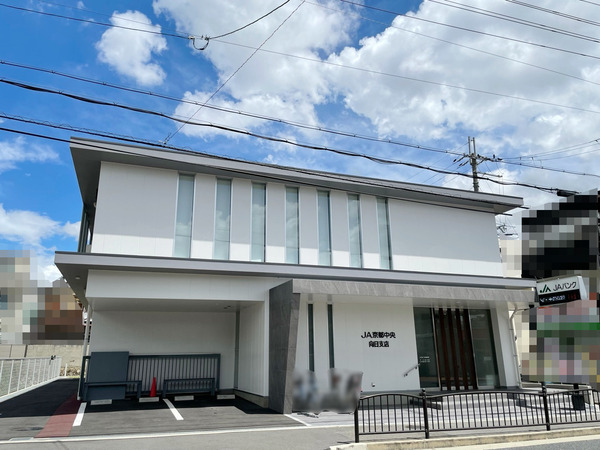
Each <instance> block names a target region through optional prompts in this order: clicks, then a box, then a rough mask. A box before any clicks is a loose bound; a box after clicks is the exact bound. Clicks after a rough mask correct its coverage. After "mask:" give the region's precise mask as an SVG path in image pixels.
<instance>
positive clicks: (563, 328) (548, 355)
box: [520, 190, 600, 387]
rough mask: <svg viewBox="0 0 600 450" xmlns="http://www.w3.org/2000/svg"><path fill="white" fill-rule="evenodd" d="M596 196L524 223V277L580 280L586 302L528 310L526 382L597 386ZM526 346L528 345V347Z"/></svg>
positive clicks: (556, 206)
mask: <svg viewBox="0 0 600 450" xmlns="http://www.w3.org/2000/svg"><path fill="white" fill-rule="evenodd" d="M598 207H599V202H598V191H597V190H594V191H591V192H588V193H585V194H578V195H573V196H570V197H568V198H566V199H564V200H563V201H561V202H557V203H552V204H550V205H547V207H546V208H545V209H540V210H536V211H530V212H529V214H528V215H527V216H526V217H523V221H522V233H523V241H522V244H523V258H522V276H523V277H524V278H537V279H541V278H551V277H559V276H568V275H581V276H582V277H583V280H584V283H585V284H586V287H587V290H588V293H589V300H577V301H574V302H571V303H564V304H561V305H554V306H547V307H539V308H532V309H531V310H529V311H528V312H526V314H525V317H524V322H525V323H527V322H529V327H528V328H529V336H528V337H529V339H528V340H527V339H525V340H524V341H525V342H526V343H527V347H526V348H521V349H520V350H521V351H522V353H521V354H522V375H523V380H525V381H545V382H550V383H558V382H562V383H581V384H589V385H591V386H594V387H598V385H599V383H600V314H599V310H598V304H597V298H598V294H597V292H598V275H599V270H598V267H599V266H598V242H599V228H598V214H599V209H598ZM527 341H528V342H527Z"/></svg>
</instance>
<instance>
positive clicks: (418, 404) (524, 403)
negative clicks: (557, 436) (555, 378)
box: [354, 386, 600, 442]
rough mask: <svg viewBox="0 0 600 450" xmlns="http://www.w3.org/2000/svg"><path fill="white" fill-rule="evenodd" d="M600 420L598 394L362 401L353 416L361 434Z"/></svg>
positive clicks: (467, 393)
mask: <svg viewBox="0 0 600 450" xmlns="http://www.w3.org/2000/svg"><path fill="white" fill-rule="evenodd" d="M596 421H600V396H599V393H598V391H597V390H595V389H594V390H592V389H583V390H557V391H553V392H549V391H548V390H547V389H546V387H545V386H543V387H542V389H541V390H540V391H460V392H450V393H445V394H435V395H429V394H427V393H426V392H425V391H422V392H421V394H420V395H411V394H376V395H369V396H366V397H362V398H361V399H360V400H359V402H358V407H357V409H356V411H355V412H354V438H355V441H356V442H359V438H360V436H361V435H374V434H392V433H414V432H423V433H425V437H426V438H429V434H430V433H431V432H433V431H458V430H473V429H489V428H513V427H531V426H545V427H546V429H547V430H548V431H549V430H550V427H551V425H558V424H572V423H585V422H596Z"/></svg>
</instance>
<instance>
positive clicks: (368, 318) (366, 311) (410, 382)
mask: <svg viewBox="0 0 600 450" xmlns="http://www.w3.org/2000/svg"><path fill="white" fill-rule="evenodd" d="M333 330H334V353H335V366H336V368H339V369H349V370H360V371H363V372H364V373H363V382H362V389H363V390H364V391H386V390H413V389H419V387H420V384H419V373H418V371H416V370H413V371H412V372H410V373H409V374H408V376H406V377H404V376H403V374H404V373H405V372H406V371H408V370H409V369H410V368H411V367H414V365H415V364H416V363H417V342H416V337H415V323H414V316H413V308H412V305H400V304H396V305H393V304H374V303H369V304H356V303H342V302H339V303H334V304H333ZM365 331H370V332H373V331H383V332H385V331H388V332H394V333H396V338H395V339H386V340H388V341H389V345H390V346H389V347H387V348H386V347H369V341H370V340H372V339H369V338H366V339H363V338H361V336H362V334H363V333H364V332H365Z"/></svg>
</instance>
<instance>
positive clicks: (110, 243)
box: [92, 162, 179, 256]
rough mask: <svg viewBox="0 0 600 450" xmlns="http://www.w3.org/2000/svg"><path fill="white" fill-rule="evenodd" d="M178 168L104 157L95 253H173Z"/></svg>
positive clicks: (95, 232) (152, 254)
mask: <svg viewBox="0 0 600 450" xmlns="http://www.w3.org/2000/svg"><path fill="white" fill-rule="evenodd" d="M178 177H179V175H178V173H177V172H176V171H173V170H163V169H152V168H147V167H139V166H128V165H123V164H113V163H107V162H103V163H102V166H101V170H100V181H99V185H98V198H97V201H96V219H95V223H94V237H93V241H92V252H93V253H112V254H121V255H140V256H173V237H174V234H175V206H176V205H175V199H176V198H177V184H178Z"/></svg>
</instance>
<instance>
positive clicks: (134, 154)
mask: <svg viewBox="0 0 600 450" xmlns="http://www.w3.org/2000/svg"><path fill="white" fill-rule="evenodd" d="M70 147H71V155H72V157H73V164H74V166H75V171H76V173H77V179H78V182H79V189H80V191H81V197H82V200H83V202H84V204H86V205H92V204H93V203H94V202H95V200H96V195H97V189H98V180H99V176H100V163H101V162H103V161H107V162H114V163H120V164H130V165H137V166H146V167H153V168H164V169H171V170H176V171H182V172H188V173H189V172H195V173H204V174H211V175H215V176H222V177H233V178H248V179H252V180H256V181H263V182H269V181H271V182H278V183H284V184H288V185H294V184H295V185H299V186H315V187H319V188H328V189H334V190H342V191H348V192H355V193H359V194H361V193H362V194H368V195H374V196H381V197H388V198H395V199H399V200H406V201H415V202H422V203H427V204H435V205H439V206H446V207H453V208H464V209H470V210H476V211H486V212H489V213H494V214H501V213H505V212H507V211H510V210H512V209H514V208H517V207H519V206H522V205H523V199H522V198H520V197H512V196H506V195H496V194H489V193H482V192H472V191H465V190H460V189H451V188H444V187H438V186H428V185H421V184H412V183H404V182H399V181H391V180H382V179H377V178H368V177H361V176H355V175H345V174H340V173H333V172H321V171H316V170H308V169H299V168H293V167H284V166H277V165H273V164H266V163H259V162H248V161H242V160H236V159H231V158H225V157H218V156H214V155H208V154H204V153H200V152H194V151H189V152H186V151H176V150H171V149H163V148H160V147H155V148H152V147H141V146H134V145H129V144H123V143H118V142H108V141H99V140H92V139H84V138H76V137H73V138H71V145H70Z"/></svg>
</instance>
